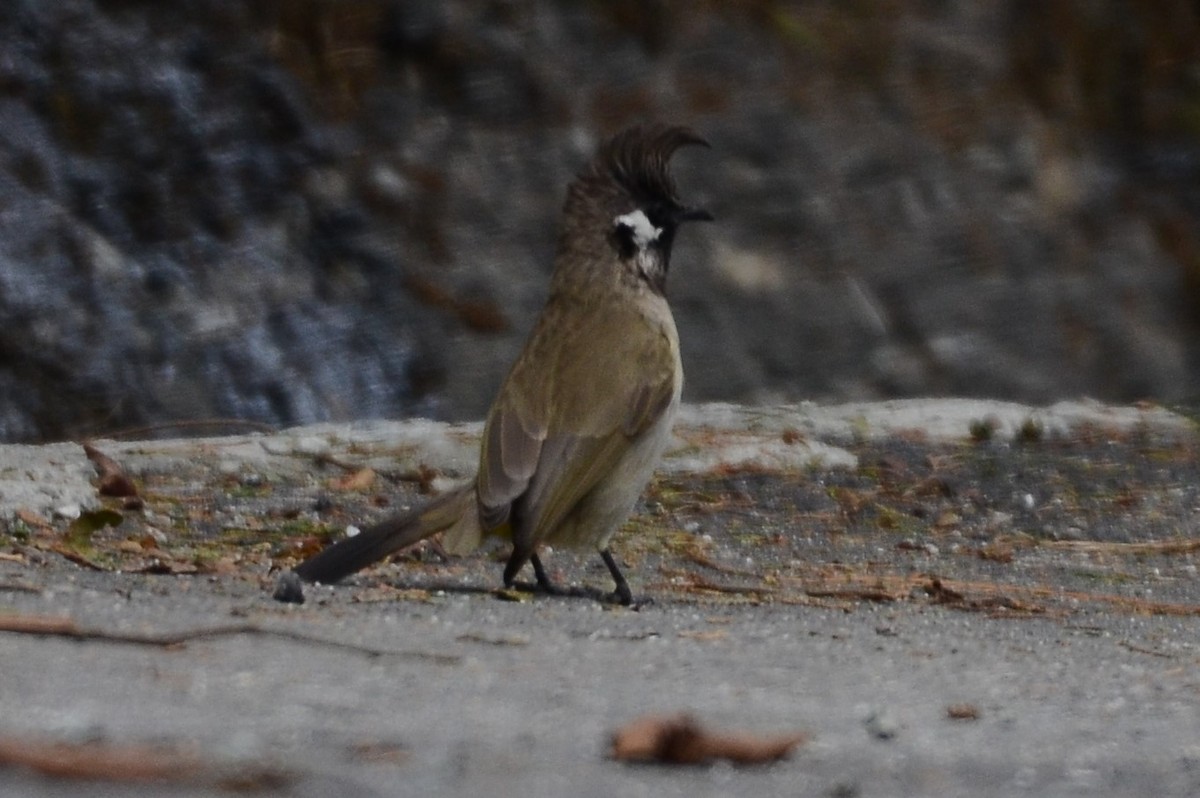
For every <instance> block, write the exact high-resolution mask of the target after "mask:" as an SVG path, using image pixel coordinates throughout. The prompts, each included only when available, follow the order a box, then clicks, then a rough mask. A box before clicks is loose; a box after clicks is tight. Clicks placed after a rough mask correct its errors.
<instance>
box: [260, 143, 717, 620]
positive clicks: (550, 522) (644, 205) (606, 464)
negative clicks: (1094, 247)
mask: <svg viewBox="0 0 1200 798" xmlns="http://www.w3.org/2000/svg"><path fill="white" fill-rule="evenodd" d="M687 146H700V147H708V146H709V144H708V142H707V141H705V140H704V139H703V138H702V137H701V136H699V135H698V134H697V133H696V132H694V131H693V130H691V129H689V128H687V127H681V126H675V125H663V124H654V125H645V126H643V125H638V126H634V127H630V128H627V129H625V130H623V131H621V132H619V133H617V134H616V135H614V136H612V137H611V138H609V139H607V140H606V141H604V142H603V143H602V144H601V145H600V146H599V147H598V148H597V151H596V153H595V155H594V157H593V158H592V159H591V160H590V162H589V163H588V164H587V165H586V166H585V168H584V169H583V170H582V171H581V172H580V173H579V174H578V175H577V176H576V178H575V179H574V180H573V181H572V182H571V183H570V184H569V185H568V187H567V194H566V200H565V202H564V204H563V208H562V220H561V223H560V226H559V232H558V241H557V246H556V251H555V256H554V270H553V273H552V276H551V279H550V290H549V294H548V297H547V299H546V304H545V307H544V308H543V310H542V312H541V315H540V316H539V317H538V319H537V321H536V323H535V324H534V326H533V328H532V331H531V332H530V334H529V337H528V338H527V339H526V341H525V344H524V347H523V348H522V350H521V352H520V354H519V355H518V357H517V359H516V361H515V362H514V363H513V365H512V368H511V370H510V371H509V372H508V375H507V377H505V379H504V381H503V383H502V384H501V387H500V389H499V391H498V393H497V395H496V398H495V400H494V402H493V403H492V405H491V409H490V411H489V412H488V415H487V420H486V422H485V425H484V429H483V436H482V440H481V443H480V452H479V468H478V471H477V473H476V476H475V478H474V479H473V480H471V481H470V482H468V483H467V484H465V485H462V486H461V487H459V488H457V489H452V490H450V491H448V492H447V493H444V494H442V495H441V496H439V497H438V498H436V499H434V500H433V501H432V502H430V503H429V504H427V505H425V506H423V507H418V508H416V509H414V510H410V511H408V512H406V513H402V514H399V515H396V516H393V517H391V518H388V519H386V520H383V521H381V522H379V523H377V524H375V525H373V526H369V527H367V528H366V529H364V530H363V531H361V532H360V533H359V534H357V535H355V536H353V537H347V538H343V539H341V540H339V541H337V542H335V543H333V544H331V545H330V546H328V547H326V548H325V549H324V550H322V551H320V552H318V553H317V554H315V555H313V556H312V557H310V558H309V559H307V560H305V561H304V562H302V563H300V564H299V565H298V566H296V567H295V568H294V569H293V570H294V576H291V577H290V578H291V579H292V580H293V581H294V580H295V578H296V577H299V579H300V580H303V581H305V582H320V583H326V584H328V583H332V582H336V581H338V580H339V579H342V578H343V577H345V576H348V575H350V574H351V573H354V572H356V571H359V570H361V569H363V568H365V567H367V566H369V565H371V564H373V563H375V562H378V561H380V560H382V559H384V558H385V557H387V556H388V555H390V554H392V553H394V552H396V551H398V550H400V549H402V548H404V547H406V546H409V545H411V544H413V543H416V542H418V541H420V540H423V539H425V538H428V537H431V536H433V535H435V534H437V533H441V535H442V537H441V544H442V547H443V548H444V549H445V550H446V551H447V552H448V553H450V554H465V553H469V552H471V551H473V550H475V549H476V548H478V547H479V546H480V545H482V544H483V543H484V541H485V540H487V539H489V538H493V537H499V538H502V539H506V540H508V541H509V542H510V543H511V545H512V550H511V554H510V555H509V557H508V561H507V563H506V565H505V567H504V574H503V579H504V585H505V586H506V587H508V588H511V587H513V585H514V582H515V579H516V577H517V575H518V573H519V572H520V571H521V569H522V568H523V567H524V566H525V565H526V564H530V565H532V567H533V570H534V575H535V578H536V582H537V586H538V588H539V589H541V590H542V591H544V592H546V593H552V594H562V593H564V592H570V591H564V590H562V589H561V588H560V587H559V586H558V585H556V584H555V583H554V582H553V581H552V580H551V579H550V577H549V575H548V574H547V573H546V569H545V567H544V566H543V564H542V561H541V559H540V558H539V556H538V549H539V547H541V546H543V545H550V546H554V547H563V548H576V549H581V548H587V547H592V548H594V549H595V550H596V551H597V552H598V553H599V555H600V557H601V559H603V561H604V564H605V565H606V566H607V568H608V571H609V573H610V574H611V575H612V579H613V583H614V586H615V587H614V591H613V592H612V593H611V594H604V595H603V598H604V599H605V600H611V601H614V602H616V603H620V604H623V605H630V604H632V603H633V593H632V591H631V589H630V587H629V583H628V581H627V580H626V579H625V576H624V574H622V572H621V569H620V568H619V567H618V565H617V562H616V560H615V559H614V557H613V554H612V551H611V549H610V548H609V542H610V541H611V539H612V538H613V535H614V534H615V533H616V532H617V530H618V528H619V527H620V526H621V525H622V524H623V523H624V521H625V520H626V519H627V518H628V517H629V515H630V514H631V513H632V511H633V506H634V504H635V503H636V502H637V499H638V497H639V496H640V495H641V493H642V490H643V489H644V488H645V486H646V484H647V482H648V481H649V479H650V477H651V475H652V474H653V471H654V469H655V467H656V466H657V464H658V461H659V459H660V457H661V456H662V454H663V451H664V450H665V448H666V446H667V444H668V442H669V441H670V437H671V427H672V423H673V420H674V418H675V414H676V411H677V409H678V407H679V401H680V392H681V390H682V387H683V366H682V363H681V361H680V353H679V335H678V332H677V330H676V326H675V320H674V317H673V316H672V314H671V309H670V306H669V305H668V302H667V294H666V280H667V273H668V271H669V268H670V263H671V249H672V245H673V243H674V240H675V234H676V231H677V230H678V228H679V227H680V226H681V225H683V224H684V223H686V222H692V221H712V220H713V216H712V214H710V213H709V212H708V211H707V210H704V209H703V208H701V207H693V206H689V205H686V204H684V203H683V202H682V201H681V200H680V199H679V197H678V196H677V194H676V187H675V182H674V179H673V177H672V175H671V172H670V161H671V158H672V156H673V155H674V153H675V152H676V150H678V149H680V148H681V147H687ZM584 592H586V591H584ZM277 597H278V596H277ZM281 600H286V599H281Z"/></svg>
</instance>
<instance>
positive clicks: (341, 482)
mask: <svg viewBox="0 0 1200 798" xmlns="http://www.w3.org/2000/svg"><path fill="white" fill-rule="evenodd" d="M375 476H376V474H375V469H373V468H360V469H358V470H357V471H354V472H352V473H350V474H347V475H346V476H344V477H341V478H340V479H335V480H333V481H332V482H331V483H330V487H332V488H333V489H334V490H342V491H365V490H368V489H369V488H370V487H371V486H372V485H373V484H375Z"/></svg>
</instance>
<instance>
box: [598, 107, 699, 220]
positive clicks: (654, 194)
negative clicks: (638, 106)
mask: <svg viewBox="0 0 1200 798" xmlns="http://www.w3.org/2000/svg"><path fill="white" fill-rule="evenodd" d="M688 145H696V146H701V147H707V146H709V145H708V142H707V141H705V140H704V139H702V138H701V137H700V136H699V135H698V134H697V133H695V132H694V131H692V130H690V129H688V128H686V127H678V126H668V125H652V126H648V127H643V126H640V125H639V126H637V127H631V128H628V129H626V130H624V131H622V132H620V133H618V134H617V135H615V136H613V137H612V138H611V139H609V141H608V142H606V143H605V144H604V145H602V146H601V147H600V150H599V151H598V152H597V153H596V157H595V158H593V159H592V162H591V164H590V166H589V167H588V170H587V172H586V173H585V174H584V175H583V176H582V177H583V178H584V180H589V179H590V180H611V181H613V182H615V183H616V184H617V185H619V186H620V187H621V188H623V189H624V190H625V191H627V192H628V193H629V194H630V195H631V196H633V197H634V198H636V199H637V200H639V201H649V202H665V203H669V204H671V205H678V204H679V198H678V197H676V196H675V181H674V180H672V179H671V172H670V161H671V156H672V155H674V154H675V151H676V150H678V149H679V148H680V147H686V146H688Z"/></svg>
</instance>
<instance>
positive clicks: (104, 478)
mask: <svg viewBox="0 0 1200 798" xmlns="http://www.w3.org/2000/svg"><path fill="white" fill-rule="evenodd" d="M83 453H84V454H86V455H87V458H88V459H89V460H91V461H92V465H94V466H95V467H96V473H97V474H99V475H100V482H99V484H98V485H97V486H96V488H97V490H98V491H99V492H100V495H101V496H120V497H135V496H137V495H138V489H137V485H134V484H133V480H132V479H130V478H129V475H128V474H126V473H125V469H124V468H122V467H121V464H120V463H118V462H117V461H116V460H114V459H112V458H111V457H109V456H108V455H106V454H105V453H104V452H102V451H100V450H99V449H97V448H96V447H95V446H92V445H91V444H90V443H85V444H83Z"/></svg>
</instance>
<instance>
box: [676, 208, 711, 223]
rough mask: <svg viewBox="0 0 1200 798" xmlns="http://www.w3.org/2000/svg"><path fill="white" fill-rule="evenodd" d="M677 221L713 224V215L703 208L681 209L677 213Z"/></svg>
mask: <svg viewBox="0 0 1200 798" xmlns="http://www.w3.org/2000/svg"><path fill="white" fill-rule="evenodd" d="M675 221H676V222H677V223H678V222H711V221H713V215H712V214H711V213H709V212H708V211H706V210H704V209H703V208H680V209H679V210H678V211H676V212H675Z"/></svg>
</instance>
